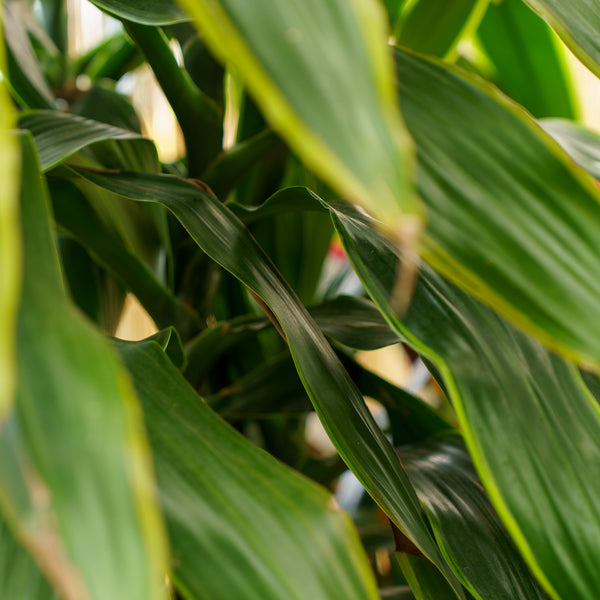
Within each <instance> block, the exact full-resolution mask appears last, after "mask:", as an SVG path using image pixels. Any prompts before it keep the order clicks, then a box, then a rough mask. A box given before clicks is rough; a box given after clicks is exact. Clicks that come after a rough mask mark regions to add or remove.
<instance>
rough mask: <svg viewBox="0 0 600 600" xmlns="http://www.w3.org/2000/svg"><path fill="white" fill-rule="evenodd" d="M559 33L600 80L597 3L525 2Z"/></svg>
mask: <svg viewBox="0 0 600 600" xmlns="http://www.w3.org/2000/svg"><path fill="white" fill-rule="evenodd" d="M525 1H526V2H527V4H529V6H531V8H533V10H535V11H536V12H537V13H539V14H540V15H541V16H542V17H543V18H544V19H545V20H546V21H547V22H548V24H549V25H550V26H551V27H552V28H553V29H554V30H555V31H556V33H558V35H559V36H560V37H561V39H562V40H563V42H564V43H565V44H566V45H567V46H568V47H569V49H570V50H571V52H573V54H575V56H577V58H579V60H580V61H581V62H582V63H583V64H584V65H585V66H586V67H587V68H588V69H590V70H591V71H592V72H593V73H595V74H596V75H597V76H600V41H599V40H598V31H599V30H600V11H599V10H598V5H597V3H596V2H594V0H569V2H562V1H561V0H525Z"/></svg>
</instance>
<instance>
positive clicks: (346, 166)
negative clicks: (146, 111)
mask: <svg viewBox="0 0 600 600" xmlns="http://www.w3.org/2000/svg"><path fill="white" fill-rule="evenodd" d="M181 4H182V6H184V8H185V9H186V10H187V11H188V12H189V14H190V15H191V16H192V17H193V18H194V20H195V22H196V24H197V25H198V27H199V28H200V30H201V33H202V35H203V36H204V38H205V40H206V42H207V44H208V45H209V46H210V47H212V49H213V51H214V52H215V54H216V55H217V56H219V57H220V58H221V59H222V60H223V61H226V62H228V63H231V64H232V65H233V66H235V68H236V69H237V72H238V73H239V75H240V77H241V78H242V79H243V81H244V83H245V84H246V85H247V86H248V88H249V90H250V92H251V93H252V95H253V97H254V99H255V100H256V102H257V104H258V106H259V107H260V109H261V111H262V112H263V113H264V114H265V116H266V117H267V119H268V120H269V122H270V123H271V125H272V127H273V129H275V130H276V131H277V132H278V133H279V134H280V135H281V136H282V137H283V139H284V140H285V141H286V142H287V143H288V144H289V145H290V146H291V147H292V148H293V149H294V151H295V152H297V153H298V155H299V156H300V157H301V158H302V160H304V161H305V162H306V164H307V165H308V166H309V167H310V168H311V169H313V170H314V171H315V173H317V174H318V175H319V176H320V177H322V178H323V179H324V180H325V181H326V182H327V183H329V184H330V185H331V186H333V187H334V188H335V189H336V190H337V191H338V192H339V193H340V194H342V195H343V196H345V197H348V198H349V199H351V200H352V201H354V202H357V203H358V204H360V205H361V206H363V207H364V208H365V209H367V210H368V211H370V212H371V213H372V214H374V215H375V216H376V217H377V218H379V219H381V221H382V222H383V226H384V227H387V228H388V230H390V231H393V232H394V233H397V228H398V227H399V223H400V222H401V219H402V218H403V217H405V218H406V215H407V214H410V215H415V216H413V217H412V219H411V220H410V223H411V224H409V221H406V222H405V226H406V227H407V228H411V227H412V228H414V225H415V221H417V219H418V218H420V216H421V215H422V207H421V205H420V203H419V201H418V199H417V196H416V195H415V194H414V190H413V184H412V178H413V166H414V165H413V157H412V150H411V143H410V140H409V138H408V136H407V134H406V131H405V129H404V127H403V125H402V121H401V117H400V114H399V112H398V110H397V107H396V105H395V102H394V93H395V92H394V87H393V82H394V76H393V70H392V56H391V53H390V49H389V47H388V46H387V45H386V39H387V35H388V33H387V31H386V24H385V17H384V14H383V9H382V7H380V6H379V5H378V4H377V3H376V2H375V1H374V0H353V1H352V2H347V1H346V0H330V1H328V2H321V1H320V0H279V1H278V2H273V1H272V0H261V1H255V2H252V3H248V2H244V1H242V0H221V1H219V2H196V1H194V0H181ZM274 48H277V51H276V52H274V51H273V49H274ZM342 99H343V100H342ZM417 222H418V221H417Z"/></svg>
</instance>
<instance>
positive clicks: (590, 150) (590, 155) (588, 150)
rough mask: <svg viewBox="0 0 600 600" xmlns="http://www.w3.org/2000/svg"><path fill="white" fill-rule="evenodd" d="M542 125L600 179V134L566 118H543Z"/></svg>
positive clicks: (593, 175)
mask: <svg viewBox="0 0 600 600" xmlns="http://www.w3.org/2000/svg"><path fill="white" fill-rule="evenodd" d="M540 125H541V126H542V127H543V128H544V130H545V131H546V132H547V133H549V134H550V135H551V136H552V137H553V138H554V139H555V140H556V141H557V142H558V143H559V144H560V145H561V146H562V147H563V149H564V150H565V151H566V152H567V153H568V155H569V156H570V157H571V158H572V159H573V160H574V161H575V162H576V163H577V164H578V165H579V166H580V167H581V168H583V169H585V170H586V171H587V172H588V173H589V174H590V175H591V176H592V177H594V178H595V179H600V135H599V134H598V133H596V132H595V131H592V130H591V129H587V128H586V127H584V126H583V125H579V124H578V123H574V122H573V121H568V120H566V119H543V120H542V121H540Z"/></svg>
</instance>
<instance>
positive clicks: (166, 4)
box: [92, 0, 188, 25]
mask: <svg viewBox="0 0 600 600" xmlns="http://www.w3.org/2000/svg"><path fill="white" fill-rule="evenodd" d="M92 1H93V3H94V4H95V5H96V6H97V7H98V8H99V9H101V10H103V11H104V12H107V13H108V14H109V15H114V16H115V17H120V18H121V19H126V20H128V21H133V22H135V23H146V24H148V25H168V24H169V23H179V22H181V21H187V20H188V17H187V16H186V14H185V13H184V12H183V10H181V8H180V7H179V6H178V5H177V2H175V1H174V0H92Z"/></svg>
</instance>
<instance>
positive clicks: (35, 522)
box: [0, 134, 167, 600]
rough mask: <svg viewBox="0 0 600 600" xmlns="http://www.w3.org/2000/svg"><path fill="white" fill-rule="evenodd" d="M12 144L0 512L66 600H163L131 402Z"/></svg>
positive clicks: (42, 198)
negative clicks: (16, 300)
mask: <svg viewBox="0 0 600 600" xmlns="http://www.w3.org/2000/svg"><path fill="white" fill-rule="evenodd" d="M19 139H20V140H22V146H23V162H22V164H23V171H22V181H21V186H22V187H21V217H22V223H23V239H24V247H25V263H24V266H25V269H24V273H25V275H24V281H23V291H22V296H21V302H20V306H19V317H18V329H17V365H18V389H17V403H16V409H17V414H16V415H15V416H14V418H13V422H12V424H11V425H10V426H6V427H5V428H4V429H3V430H2V433H1V437H2V441H1V444H2V446H3V448H2V452H1V453H0V482H1V485H0V502H2V508H3V510H4V511H5V514H7V515H9V517H10V519H11V520H12V521H14V526H15V528H16V531H17V535H18V537H19V539H20V540H21V541H22V542H23V543H24V545H26V546H27V547H28V548H29V549H30V550H31V551H32V553H33V554H34V556H35V558H36V561H38V563H39V564H40V565H41V566H42V567H43V568H44V570H45V573H46V574H47V575H48V577H49V578H51V580H52V583H53V585H55V586H56V587H57V588H58V589H60V592H61V595H63V596H64V597H65V600H72V599H75V598H76V599H78V600H79V599H81V598H89V599H90V600H105V599H106V598H125V597H126V598H128V599H131V600H133V599H139V600H142V599H143V600H148V599H159V598H165V597H166V595H165V590H164V589H163V588H164V577H165V573H166V571H167V565H166V547H165V542H164V537H163V531H162V524H161V521H160V517H159V513H158V509H157V506H156V505H155V500H154V497H153V478H152V472H151V468H150V464H149V454H148V449H147V446H146V443H147V442H146V441H145V438H144V433H143V429H142V419H141V414H140V412H139V406H138V405H137V399H136V397H135V394H134V392H133V388H132V386H131V383H130V381H129V379H128V377H127V375H126V372H125V370H124V369H123V367H122V366H121V364H120V362H119V361H118V360H117V357H116V355H115V353H114V352H113V351H112V349H111V348H110V346H109V345H108V342H107V341H106V340H105V339H104V338H103V337H102V336H101V335H100V334H99V333H98V332H97V331H96V330H95V329H94V328H93V327H92V326H91V325H90V324H89V323H88V322H87V321H85V320H84V319H83V318H82V316H81V315H80V313H78V312H77V311H75V310H74V309H73V308H72V307H71V305H70V304H69V303H68V301H67V299H66V298H65V295H64V290H63V288H62V282H61V276H60V272H59V267H58V261H57V255H56V248H55V245H54V240H53V237H52V232H51V229H50V214H49V204H48V196H47V191H46V189H45V184H44V180H43V178H42V177H41V175H40V172H39V165H38V164H37V158H36V156H35V150H34V146H33V141H32V140H31V137H30V136H29V135H26V134H22V135H20V136H19ZM7 444H8V445H7Z"/></svg>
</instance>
